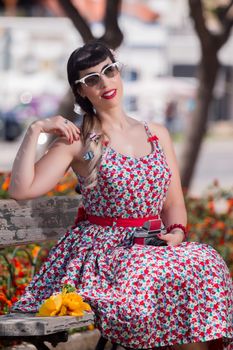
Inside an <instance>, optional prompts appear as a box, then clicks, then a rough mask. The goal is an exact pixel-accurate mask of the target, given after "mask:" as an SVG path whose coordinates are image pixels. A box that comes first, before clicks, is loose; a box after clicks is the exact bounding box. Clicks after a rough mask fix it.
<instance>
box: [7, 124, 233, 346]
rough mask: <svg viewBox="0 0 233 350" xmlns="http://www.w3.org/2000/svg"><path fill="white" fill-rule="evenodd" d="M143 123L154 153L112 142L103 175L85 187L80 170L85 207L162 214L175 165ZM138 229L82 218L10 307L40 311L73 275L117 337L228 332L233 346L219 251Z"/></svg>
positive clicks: (142, 341)
mask: <svg viewBox="0 0 233 350" xmlns="http://www.w3.org/2000/svg"><path fill="white" fill-rule="evenodd" d="M145 130H146V132H147V134H148V141H149V142H151V144H152V151H151V153H150V154H148V155H145V156H143V157H140V158H133V157H129V156H125V155H123V154H120V153H118V152H116V151H115V150H114V149H113V148H111V147H109V146H105V149H104V152H103V155H102V161H101V165H100V168H99V172H98V183H97V185H96V186H95V187H94V188H92V189H86V188H85V186H84V178H83V177H81V176H79V177H78V178H79V184H80V189H81V192H82V198H83V204H84V207H85V210H86V212H87V213H88V214H92V215H97V216H103V217H113V218H115V217H123V218H143V217H147V216H154V215H160V214H161V210H162V207H163V203H164V201H165V199H166V194H167V190H168V187H169V183H170V179H171V176H172V175H171V172H170V169H169V167H168V165H167V162H166V158H165V155H164V153H163V150H162V148H161V146H160V143H159V140H158V139H157V137H156V136H153V137H152V135H151V134H150V131H149V129H148V126H147V125H146V123H145ZM135 230H136V228H135V227H118V226H116V225H115V224H114V222H113V225H112V226H100V225H97V224H91V223H90V222H89V221H87V220H83V221H80V222H78V223H77V226H76V227H75V228H72V229H70V230H69V231H67V232H66V233H65V234H64V236H63V237H62V238H61V239H60V240H59V242H58V243H57V244H56V245H55V246H54V247H53V248H52V250H51V251H50V254H49V256H48V258H47V261H46V262H45V263H44V264H43V266H42V268H41V269H40V271H39V273H38V274H37V275H36V276H35V277H34V279H33V280H32V281H31V283H30V284H29V286H28V287H27V289H26V292H25V294H24V295H23V296H22V298H21V299H20V301H18V302H17V303H16V304H14V306H13V311H23V312H36V311H37V310H38V308H39V306H40V305H41V303H42V302H43V301H44V300H45V299H46V298H48V297H49V296H50V295H51V294H52V293H55V292H60V291H61V286H62V284H64V283H69V284H72V285H73V286H75V287H76V289H77V292H78V293H79V294H81V295H82V296H83V298H84V299H85V301H87V302H88V303H90V305H91V307H92V309H93V310H94V312H95V323H96V326H97V328H98V329H99V330H100V331H101V334H102V335H103V336H104V337H106V338H108V339H109V340H110V341H111V342H115V343H119V344H122V345H123V346H126V347H130V348H134V349H138V348H140V349H148V348H154V347H159V346H169V345H172V344H177V343H178V344H185V343H191V342H202V341H208V340H212V339H217V338H223V339H224V344H225V348H226V349H232V348H233V346H232V345H233V340H232V339H233V284H232V280H231V277H230V274H229V271H228V268H227V266H226V264H225V262H224V260H223V259H222V258H221V257H220V255H219V254H218V253H217V252H216V251H215V250H214V249H213V248H212V247H211V246H209V245H207V244H199V243H197V242H183V243H181V244H179V245H178V246H175V247H170V246H165V247H164V246H159V247H154V246H141V245H137V244H134V245H133V240H132V238H133V234H134V232H135ZM227 346H228V347H227Z"/></svg>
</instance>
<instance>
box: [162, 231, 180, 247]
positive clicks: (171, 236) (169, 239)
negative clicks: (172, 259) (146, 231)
mask: <svg viewBox="0 0 233 350" xmlns="http://www.w3.org/2000/svg"><path fill="white" fill-rule="evenodd" d="M158 237H159V239H161V240H163V241H165V242H166V243H167V245H168V246H172V247H174V246H176V245H178V244H180V243H182V242H183V240H184V234H183V232H181V231H180V230H179V231H178V230H177V231H174V232H173V233H166V234H161V235H159V236H158Z"/></svg>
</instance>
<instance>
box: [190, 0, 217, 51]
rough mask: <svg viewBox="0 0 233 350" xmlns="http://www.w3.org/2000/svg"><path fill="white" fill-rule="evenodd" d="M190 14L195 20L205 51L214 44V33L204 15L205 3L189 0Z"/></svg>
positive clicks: (198, 0) (199, 0)
mask: <svg viewBox="0 0 233 350" xmlns="http://www.w3.org/2000/svg"><path fill="white" fill-rule="evenodd" d="M189 8H190V16H191V18H192V19H193V21H194V27H195V30H196V32H197V35H198V37H199V40H200V43H201V46H202V48H203V51H205V50H206V49H207V50H208V49H209V48H210V47H211V46H212V39H213V38H212V35H211V33H210V32H209V30H208V29H207V26H206V23H205V18H204V16H203V5H202V1H201V0H189Z"/></svg>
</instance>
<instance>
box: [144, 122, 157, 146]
mask: <svg viewBox="0 0 233 350" xmlns="http://www.w3.org/2000/svg"><path fill="white" fill-rule="evenodd" d="M144 127H145V130H146V133H147V136H148V139H147V141H148V142H153V141H157V140H158V137H157V136H156V135H152V133H151V131H150V129H149V126H148V124H147V122H146V121H144Z"/></svg>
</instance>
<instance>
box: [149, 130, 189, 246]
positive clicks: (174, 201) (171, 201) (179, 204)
mask: <svg viewBox="0 0 233 350" xmlns="http://www.w3.org/2000/svg"><path fill="white" fill-rule="evenodd" d="M150 129H151V131H152V133H153V135H156V136H157V137H158V138H159V143H160V145H161V146H162V148H163V151H164V153H165V157H166V161H167V164H168V166H169V168H170V170H171V173H172V176H171V183H170V185H169V189H168V193H167V198H166V200H165V203H164V205H163V210H162V213H161V218H162V220H163V223H164V224H165V226H166V227H169V226H170V225H173V224H181V225H183V226H186V225H187V212H186V208H185V202H184V196H183V191H182V187H181V181H180V175H179V169H178V164H177V159H176V155H175V151H174V147H173V144H172V140H171V137H170V135H169V132H168V130H167V129H166V128H165V127H164V126H162V125H159V124H151V127H150ZM162 239H164V240H165V241H167V244H168V245H177V244H179V243H181V242H182V241H183V240H184V233H183V232H182V230H181V229H179V228H175V229H173V230H172V231H171V233H170V234H166V235H164V236H162Z"/></svg>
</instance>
